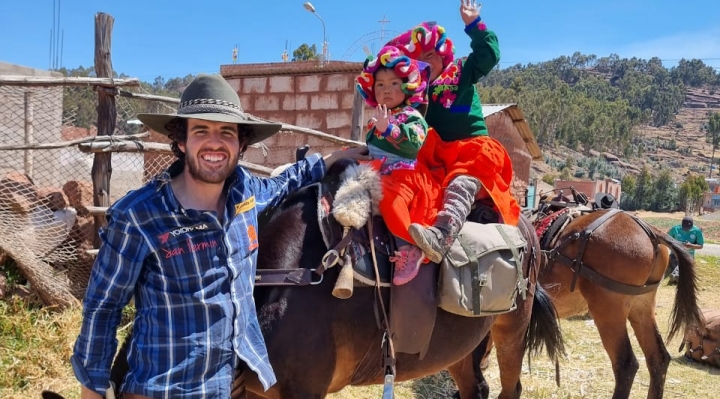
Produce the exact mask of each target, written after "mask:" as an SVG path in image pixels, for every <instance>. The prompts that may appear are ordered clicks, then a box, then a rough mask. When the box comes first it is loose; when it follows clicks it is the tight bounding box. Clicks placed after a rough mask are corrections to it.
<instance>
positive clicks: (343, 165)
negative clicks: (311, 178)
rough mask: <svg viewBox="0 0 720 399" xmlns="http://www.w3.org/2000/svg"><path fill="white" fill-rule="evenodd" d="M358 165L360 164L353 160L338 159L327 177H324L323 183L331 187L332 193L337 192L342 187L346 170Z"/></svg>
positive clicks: (329, 169) (326, 173)
mask: <svg viewBox="0 0 720 399" xmlns="http://www.w3.org/2000/svg"><path fill="white" fill-rule="evenodd" d="M357 164H358V162H357V161H356V160H354V159H352V158H341V159H338V160H337V161H335V162H334V163H333V164H332V165H331V166H330V168H328V170H327V171H326V172H325V177H323V182H324V183H325V184H328V185H329V186H331V191H332V192H335V191H336V190H337V189H338V187H339V185H340V181H341V180H342V174H343V172H345V169H347V168H348V167H350V166H351V165H357Z"/></svg>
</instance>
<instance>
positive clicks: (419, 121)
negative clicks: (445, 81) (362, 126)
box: [365, 105, 428, 159]
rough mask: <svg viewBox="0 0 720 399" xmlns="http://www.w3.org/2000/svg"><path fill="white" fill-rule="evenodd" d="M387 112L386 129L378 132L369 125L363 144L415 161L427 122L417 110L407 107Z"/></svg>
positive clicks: (426, 128) (424, 135) (423, 140)
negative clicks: (387, 123)
mask: <svg viewBox="0 0 720 399" xmlns="http://www.w3.org/2000/svg"><path fill="white" fill-rule="evenodd" d="M389 112H390V118H389V119H390V125H389V126H388V129H387V130H386V131H384V132H379V131H378V130H377V129H375V126H374V124H373V123H371V124H370V125H369V127H370V130H368V133H367V136H366V138H365V142H366V143H367V145H369V146H370V145H372V146H375V147H377V148H379V149H381V150H383V151H386V152H389V153H391V154H395V155H398V156H400V157H403V158H407V159H416V158H417V154H418V151H419V150H420V147H422V144H423V142H425V137H426V136H427V130H428V125H427V122H425V119H424V118H423V116H422V115H421V114H420V112H418V110H416V109H415V108H413V107H411V106H409V105H406V106H400V107H395V108H393V109H391V110H390V111H389Z"/></svg>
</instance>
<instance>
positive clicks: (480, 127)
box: [388, 0, 520, 263]
mask: <svg viewBox="0 0 720 399" xmlns="http://www.w3.org/2000/svg"><path fill="white" fill-rule="evenodd" d="M479 8H480V7H479V5H478V4H477V3H476V2H475V1H474V0H461V2H460V16H461V18H462V20H463V23H464V25H465V33H466V34H467V35H468V36H469V37H470V48H471V49H472V51H471V52H470V54H469V55H468V56H467V57H463V58H458V59H455V57H454V49H453V45H452V41H451V40H450V39H449V38H448V37H447V35H446V33H445V28H443V27H442V26H440V25H438V24H437V23H435V22H423V23H421V24H419V25H417V26H416V27H414V28H412V29H410V30H409V31H407V32H405V33H403V34H401V35H399V36H397V37H395V38H394V39H392V40H391V41H390V42H389V43H388V44H389V45H392V46H396V47H398V48H400V49H401V50H402V51H403V52H404V53H405V54H406V55H408V56H409V57H411V58H413V59H416V60H420V61H423V62H427V63H428V64H430V70H431V75H430V81H431V83H430V90H429V96H428V97H429V99H428V110H427V114H426V115H425V119H426V120H427V123H428V125H429V126H430V127H431V128H432V129H431V130H430V131H429V132H428V136H427V138H426V139H425V143H424V144H423V146H422V148H421V149H420V152H419V153H418V164H422V165H424V167H426V168H427V169H428V170H430V171H431V172H432V176H433V179H434V180H435V181H436V182H437V183H438V184H440V186H441V187H442V189H443V200H442V207H441V209H440V211H439V212H438V214H437V217H436V219H435V221H434V223H432V225H425V224H422V223H413V224H411V225H410V236H411V237H412V238H413V239H414V240H415V242H416V244H417V245H418V246H419V247H420V248H421V249H422V250H423V251H424V252H425V254H426V255H427V257H428V258H429V259H430V260H431V261H433V262H435V263H439V262H440V261H441V260H442V258H443V257H444V256H445V254H446V253H447V251H448V250H449V248H450V246H451V245H452V243H453V241H454V239H455V237H456V236H457V234H458V233H459V231H460V230H461V228H462V226H463V224H464V223H465V221H466V219H467V217H468V215H469V213H470V210H471V207H472V204H473V203H474V202H475V200H477V199H483V200H487V201H488V202H491V204H492V206H493V207H494V210H495V211H496V213H497V214H498V215H499V217H498V219H499V220H498V221H499V222H500V223H505V224H509V225H513V226H516V225H517V223H518V220H519V217H520V206H519V205H518V203H517V200H515V198H514V197H513V196H512V193H511V191H510V188H511V186H512V179H513V168H512V162H511V160H510V156H509V154H508V152H507V150H506V149H505V147H503V146H502V144H500V142H499V141H497V140H495V139H493V138H491V137H490V136H489V135H488V129H487V125H486V123H485V118H484V117H483V112H482V104H481V102H480V96H479V95H478V93H477V88H476V87H475V85H476V84H477V82H478V80H479V79H480V78H482V77H483V76H486V75H487V74H489V73H490V71H492V69H493V68H495V66H496V65H497V64H498V62H499V61H500V48H499V44H498V39H497V36H496V35H495V33H494V32H492V31H490V30H488V29H487V26H486V25H485V23H484V22H483V21H482V20H481V18H480V10H479Z"/></svg>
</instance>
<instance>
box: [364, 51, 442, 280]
mask: <svg viewBox="0 0 720 399" xmlns="http://www.w3.org/2000/svg"><path fill="white" fill-rule="evenodd" d="M428 75H429V68H428V65H427V64H425V63H423V62H418V61H415V60H412V59H411V58H410V57H408V56H406V55H403V54H402V52H400V50H398V49H397V48H395V47H391V46H386V47H384V48H383V49H382V50H380V52H379V53H378V55H377V57H370V58H368V60H367V61H365V65H364V68H363V72H362V73H361V74H360V75H359V76H358V77H357V79H356V87H357V89H358V91H359V92H360V94H362V96H363V97H364V99H365V102H366V103H367V104H368V105H370V106H371V107H373V108H375V114H374V117H373V118H372V119H370V121H369V123H368V132H367V136H366V142H367V146H368V150H369V153H370V156H371V157H372V158H373V159H375V160H379V162H378V163H379V164H380V166H379V169H380V174H381V176H382V187H383V198H382V200H381V201H380V206H379V208H380V213H381V214H382V216H383V218H384V220H385V224H386V225H387V227H388V229H389V230H390V232H391V233H392V234H393V235H394V236H395V237H396V239H397V242H398V250H397V251H396V252H395V256H394V257H392V258H391V260H392V261H393V262H395V273H394V277H393V283H394V284H396V285H401V284H405V283H407V282H409V281H410V280H412V279H413V278H415V276H416V275H417V273H418V270H419V267H420V264H421V263H422V261H423V260H424V259H425V255H424V254H423V252H422V251H421V250H420V249H419V248H418V247H417V246H415V245H414V244H413V241H412V239H411V238H410V234H409V233H408V228H409V227H410V223H411V221H432V220H434V217H435V215H436V214H437V208H438V201H439V198H440V194H441V191H440V186H439V185H438V184H436V183H434V182H433V180H432V178H431V176H430V175H429V172H427V171H426V170H425V169H423V168H418V166H417V154H418V151H419V150H420V147H421V146H422V145H423V142H424V141H425V137H426V136H427V133H428V126H427V123H426V122H425V119H424V118H423V116H422V114H421V113H420V112H418V110H417V109H416V107H417V106H419V105H421V104H427V96H426V93H425V92H426V89H427V80H428Z"/></svg>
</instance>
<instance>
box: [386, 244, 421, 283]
mask: <svg viewBox="0 0 720 399" xmlns="http://www.w3.org/2000/svg"><path fill="white" fill-rule="evenodd" d="M424 258H425V254H423V252H422V250H421V249H420V248H418V247H416V246H412V245H403V246H402V247H400V248H398V250H397V251H395V256H391V257H390V261H391V262H393V263H395V273H394V275H393V284H395V285H403V284H407V283H408V282H409V281H410V280H412V279H414V278H415V276H417V274H418V271H420V264H421V263H422V261H423V259H424Z"/></svg>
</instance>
